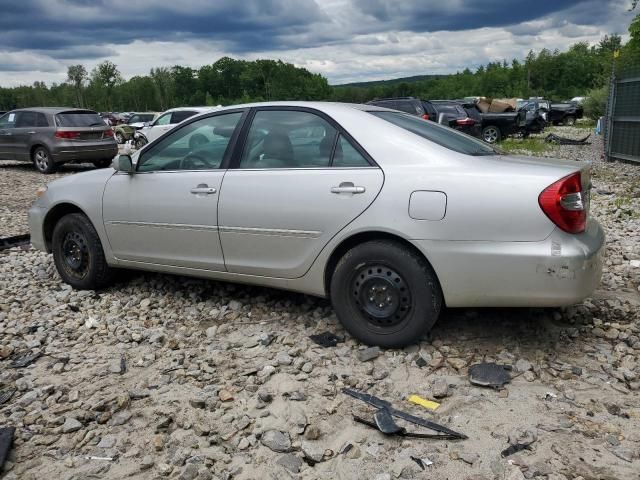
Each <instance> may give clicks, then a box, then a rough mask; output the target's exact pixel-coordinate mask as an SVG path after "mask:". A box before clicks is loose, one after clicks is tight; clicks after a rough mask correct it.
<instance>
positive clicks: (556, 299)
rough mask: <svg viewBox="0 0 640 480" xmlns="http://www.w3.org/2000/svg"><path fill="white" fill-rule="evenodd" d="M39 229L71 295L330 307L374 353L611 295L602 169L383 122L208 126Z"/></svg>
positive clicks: (263, 113) (400, 116) (46, 218)
mask: <svg viewBox="0 0 640 480" xmlns="http://www.w3.org/2000/svg"><path fill="white" fill-rule="evenodd" d="M113 167H114V168H113V169H106V170H96V171H92V172H86V173H81V174H78V175H73V176H69V177H65V178H63V179H60V180H57V181H55V182H53V183H51V184H49V185H48V188H46V189H41V190H40V191H39V192H38V195H39V198H38V199H37V201H36V202H35V204H34V205H33V207H32V208H31V210H30V212H29V217H30V219H29V223H30V229H31V238H32V242H33V245H34V246H35V247H36V248H39V249H42V250H45V251H47V252H52V253H53V259H54V261H55V264H56V267H57V270H58V272H59V274H60V276H61V277H62V279H63V280H64V281H65V282H67V283H69V284H70V285H72V286H73V287H74V288H79V289H100V288H103V287H105V286H107V285H108V284H109V282H110V281H111V279H112V278H113V274H114V271H115V270H116V269H120V268H127V269H141V270H150V271H156V272H167V273H175V274H180V275H193V276H198V277H205V278H211V279H216V280H226V281H232V282H242V283H249V284H256V285H265V286H269V287H275V288H282V289H289V290H295V291H299V292H304V293H307V294H311V295H317V296H322V297H329V298H330V299H331V302H332V304H333V306H334V309H335V311H336V314H337V316H338V317H339V319H340V320H341V321H342V323H343V325H344V326H345V328H346V329H347V330H348V331H349V332H350V333H351V334H352V335H353V336H355V337H356V338H358V339H359V340H361V341H362V342H364V343H367V344H376V345H381V346H387V347H393V346H402V345H406V344H409V343H412V342H416V341H418V340H419V338H420V337H421V336H422V335H423V334H425V333H426V332H427V331H428V330H429V329H430V328H431V327H432V326H433V324H434V323H435V322H436V320H437V319H438V316H439V314H440V311H441V309H442V308H443V307H444V306H445V305H447V306H449V307H489V306H493V307H496V306H514V307H515V306H519V307H522V306H538V307H540V306H561V305H569V304H573V303H576V302H579V301H580V300H582V299H583V298H585V297H586V296H588V295H589V294H590V293H591V292H592V291H593V290H594V289H595V288H596V286H597V285H598V283H599V281H600V276H601V271H602V253H603V250H604V248H603V246H604V234H603V231H602V229H601V227H600V225H599V224H598V223H597V222H596V221H595V220H594V219H592V218H590V217H589V188H590V178H589V175H590V174H589V167H588V165H586V164H581V163H576V162H564V161H560V160H543V159H534V158H528V157H517V156H507V155H504V154H502V153H500V152H499V151H497V150H495V149H494V148H493V147H491V146H488V145H486V144H484V143H483V142H481V141H478V140H476V139H473V138H471V137H468V136H466V135H464V134H461V133H458V132H456V131H454V130H451V129H449V128H446V127H442V126H440V125H437V124H435V123H432V122H428V121H424V120H422V119H419V118H416V117H412V116H410V115H407V114H404V113H401V112H397V111H393V110H388V109H384V108H379V107H374V106H370V105H348V104H336V103H319V102H318V103H315V102H314V103H311V102H273V103H261V104H252V105H241V106H234V107H227V108H224V109H221V110H217V111H215V112H207V113H204V114H201V115H198V116H195V117H192V118H190V119H188V120H186V121H184V122H183V123H181V124H180V125H178V126H177V127H176V128H174V129H173V130H171V131H170V132H168V133H166V134H165V135H163V136H162V137H160V138H158V139H157V140H155V141H153V142H151V143H150V144H148V145H147V146H146V147H145V148H143V149H142V150H140V151H139V152H136V154H134V155H133V156H132V157H130V156H128V155H121V156H120V157H119V158H117V159H116V160H115V161H114V165H113Z"/></svg>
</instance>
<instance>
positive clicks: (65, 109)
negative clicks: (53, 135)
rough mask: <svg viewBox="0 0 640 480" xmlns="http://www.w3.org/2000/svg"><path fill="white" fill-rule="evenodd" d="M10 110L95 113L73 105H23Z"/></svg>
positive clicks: (53, 113)
mask: <svg viewBox="0 0 640 480" xmlns="http://www.w3.org/2000/svg"><path fill="white" fill-rule="evenodd" d="M11 111H12V112H24V111H27V112H40V113H50V114H52V115H55V114H56V113H73V112H91V113H97V112H96V111H94V110H91V109H88V108H73V107H25V108H16V109H14V110H11Z"/></svg>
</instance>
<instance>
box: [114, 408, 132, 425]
mask: <svg viewBox="0 0 640 480" xmlns="http://www.w3.org/2000/svg"><path fill="white" fill-rule="evenodd" d="M130 418H131V413H130V412H118V413H116V414H115V415H113V416H112V417H111V420H110V422H109V423H110V424H111V425H112V426H114V427H115V426H118V425H124V424H125V423H127V422H128V421H129V419H130Z"/></svg>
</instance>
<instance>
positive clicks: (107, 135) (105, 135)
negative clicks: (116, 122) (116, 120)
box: [102, 129, 113, 137]
mask: <svg viewBox="0 0 640 480" xmlns="http://www.w3.org/2000/svg"><path fill="white" fill-rule="evenodd" d="M102 136H103V137H113V130H111V129H109V130H105V131H104V132H102Z"/></svg>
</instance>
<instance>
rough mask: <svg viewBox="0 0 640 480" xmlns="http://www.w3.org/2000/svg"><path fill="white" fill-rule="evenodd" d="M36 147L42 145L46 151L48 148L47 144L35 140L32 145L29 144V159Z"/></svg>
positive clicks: (31, 157) (31, 158)
mask: <svg viewBox="0 0 640 480" xmlns="http://www.w3.org/2000/svg"><path fill="white" fill-rule="evenodd" d="M38 147H42V148H44V149H46V150H47V151H49V148H47V146H46V145H45V144H44V143H42V142H36V143H34V144H33V145H31V147H30V148H29V160H33V154H34V153H35V151H36V148H38Z"/></svg>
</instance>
